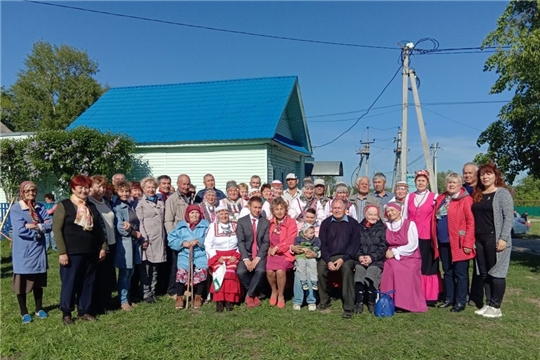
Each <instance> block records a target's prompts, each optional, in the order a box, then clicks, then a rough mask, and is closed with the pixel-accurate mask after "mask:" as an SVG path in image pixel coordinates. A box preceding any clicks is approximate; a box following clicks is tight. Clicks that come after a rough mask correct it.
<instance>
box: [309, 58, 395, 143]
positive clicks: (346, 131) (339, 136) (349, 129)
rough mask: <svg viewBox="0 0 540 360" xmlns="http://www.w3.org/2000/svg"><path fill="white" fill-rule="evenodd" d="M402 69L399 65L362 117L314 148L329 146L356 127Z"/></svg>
mask: <svg viewBox="0 0 540 360" xmlns="http://www.w3.org/2000/svg"><path fill="white" fill-rule="evenodd" d="M401 69H402V66H399V67H398V68H397V70H396V72H395V73H394V75H393V76H392V78H391V79H390V81H388V83H387V84H386V85H385V86H384V88H383V89H382V91H381V92H380V93H379V95H377V97H376V98H375V100H374V101H373V102H372V103H371V105H370V106H369V107H368V108H367V110H366V112H365V113H363V114H362V115H360V117H359V118H358V119H357V120H356V121H355V122H354V124H352V125H351V126H350V127H349V128H348V129H347V130H345V131H343V132H342V133H341V134H339V135H338V136H337V137H335V138H334V139H332V140H330V141H328V142H326V143H324V144H322V145H319V146H313V148H321V147H324V146H327V145H330V144H332V143H334V142H335V141H337V140H338V139H339V138H341V137H342V136H343V135H345V134H346V133H348V132H349V131H351V130H352V128H354V127H355V126H356V124H358V122H359V121H360V120H361V119H362V118H363V117H364V116H366V115H367V114H368V113H369V111H370V110H371V108H372V107H373V106H374V105H375V104H376V103H377V101H378V100H379V99H380V97H381V96H382V95H383V94H384V92H385V91H386V89H388V87H389V86H390V84H391V83H392V82H393V81H394V79H395V78H396V76H397V75H398V74H399V73H400V71H401Z"/></svg>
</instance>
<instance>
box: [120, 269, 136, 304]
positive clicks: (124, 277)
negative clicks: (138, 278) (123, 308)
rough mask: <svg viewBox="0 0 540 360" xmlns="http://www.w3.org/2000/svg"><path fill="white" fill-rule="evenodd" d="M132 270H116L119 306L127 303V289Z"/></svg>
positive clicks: (129, 285) (129, 284)
mask: <svg viewBox="0 0 540 360" xmlns="http://www.w3.org/2000/svg"><path fill="white" fill-rule="evenodd" d="M133 271H134V270H133V269H118V294H119V296H120V304H127V303H129V288H130V287H131V277H132V276H133Z"/></svg>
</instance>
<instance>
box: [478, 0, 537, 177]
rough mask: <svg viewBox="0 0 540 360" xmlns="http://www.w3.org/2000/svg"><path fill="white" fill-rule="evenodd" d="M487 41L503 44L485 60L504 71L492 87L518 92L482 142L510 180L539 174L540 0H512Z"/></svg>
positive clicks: (490, 66) (488, 65) (487, 67)
mask: <svg viewBox="0 0 540 360" xmlns="http://www.w3.org/2000/svg"><path fill="white" fill-rule="evenodd" d="M483 46H484V47H486V46H495V47H497V48H498V50H497V52H496V53H495V54H494V55H492V56H490V57H489V58H488V59H487V61H486V63H485V66H484V71H495V72H496V73H497V74H498V75H499V78H498V79H497V81H496V82H495V84H494V85H493V87H492V88H491V93H492V94H498V93H502V92H504V91H509V90H514V92H515V93H514V96H513V98H512V100H511V101H510V102H509V103H508V104H506V105H504V106H503V107H502V109H501V111H500V112H499V119H498V120H497V121H495V122H493V123H492V124H490V125H489V127H488V128H487V129H486V130H485V131H484V132H482V133H481V134H480V137H479V138H478V142H477V143H478V145H479V146H481V145H483V144H486V143H487V144H489V146H488V153H487V154H486V155H487V156H488V157H491V158H492V159H493V160H494V161H495V162H496V163H497V165H498V166H499V167H500V168H501V170H502V171H503V172H504V173H505V174H506V178H507V180H508V182H510V183H511V182H513V180H514V178H515V176H516V175H517V174H518V173H519V172H521V171H528V172H529V173H530V174H532V175H533V176H535V177H537V178H539V177H540V161H539V159H540V148H539V145H538V144H539V143H540V71H539V69H540V51H539V49H540V0H535V1H511V2H510V3H509V4H508V6H507V8H506V9H505V11H504V13H503V14H502V15H501V17H500V18H499V20H498V22H497V28H496V29H495V30H494V31H493V32H491V33H490V34H489V35H488V36H487V37H486V39H485V40H484V42H483ZM503 47H505V48H503Z"/></svg>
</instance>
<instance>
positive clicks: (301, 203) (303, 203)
mask: <svg viewBox="0 0 540 360" xmlns="http://www.w3.org/2000/svg"><path fill="white" fill-rule="evenodd" d="M301 194H302V195H300V196H299V197H297V198H296V199H293V200H292V201H291V203H290V204H289V216H290V217H291V218H293V219H295V220H296V223H297V224H298V223H303V222H304V217H305V215H306V212H307V210H308V209H313V210H315V211H316V214H317V220H318V221H319V222H321V221H322V220H324V208H323V206H322V205H321V203H320V202H319V201H318V199H317V198H316V197H315V183H314V182H313V180H311V179H304V182H303V185H302V193H301Z"/></svg>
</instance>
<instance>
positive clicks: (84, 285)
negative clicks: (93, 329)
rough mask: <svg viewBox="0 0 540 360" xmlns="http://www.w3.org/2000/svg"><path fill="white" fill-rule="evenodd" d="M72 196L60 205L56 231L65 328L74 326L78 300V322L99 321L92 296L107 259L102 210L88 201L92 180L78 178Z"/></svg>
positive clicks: (72, 180) (55, 217)
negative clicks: (100, 264)
mask: <svg viewBox="0 0 540 360" xmlns="http://www.w3.org/2000/svg"><path fill="white" fill-rule="evenodd" d="M70 185H71V197H70V198H69V199H66V200H63V201H61V202H59V203H58V207H57V208H56V212H55V214H54V222H53V232H54V238H55V239H56V246H57V247H58V254H59V262H60V281H61V282H62V288H61V290H60V309H61V310H62V313H63V319H62V320H63V322H64V324H65V325H72V324H73V319H72V318H71V312H72V311H73V310H74V308H75V306H74V305H75V304H74V301H75V299H77V307H78V309H77V310H78V314H79V315H78V319H81V320H87V321H95V320H96V318H95V317H94V316H93V315H92V313H93V312H94V304H93V299H92V297H93V296H92V294H93V292H94V288H95V285H96V282H95V279H96V269H97V263H98V261H102V260H104V259H105V256H106V250H107V243H106V241H105V235H104V233H103V228H102V227H101V225H100V221H101V219H100V217H101V215H100V214H99V211H98V210H97V209H96V206H95V205H94V204H93V203H92V202H90V201H89V200H88V194H89V193H90V187H91V186H92V180H91V179H90V178H89V177H87V176H85V175H77V176H75V177H74V178H73V179H71V182H70Z"/></svg>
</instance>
